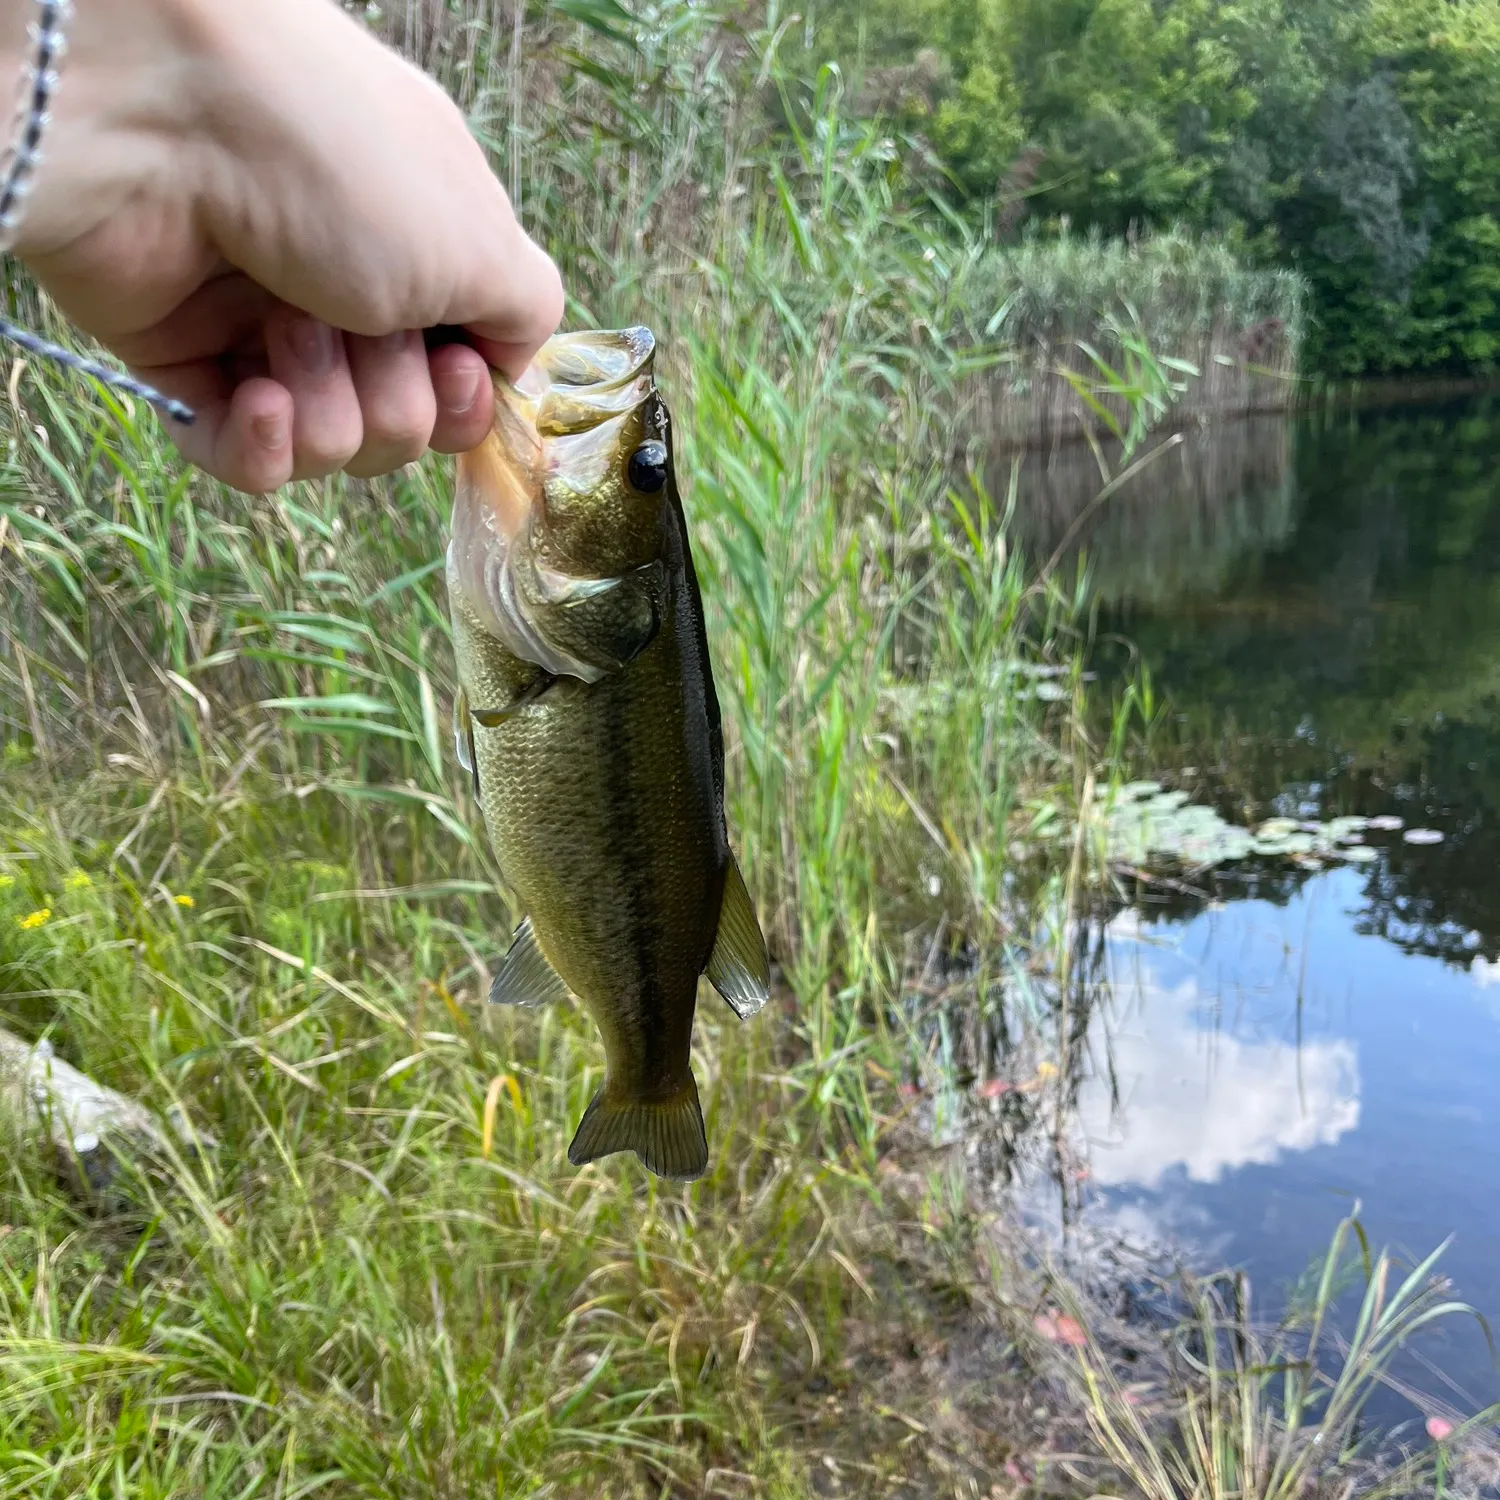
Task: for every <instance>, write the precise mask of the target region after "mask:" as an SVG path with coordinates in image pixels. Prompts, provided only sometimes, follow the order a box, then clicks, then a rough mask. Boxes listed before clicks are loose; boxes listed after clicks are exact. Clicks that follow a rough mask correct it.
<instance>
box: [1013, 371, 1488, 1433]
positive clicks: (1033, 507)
mask: <svg viewBox="0 0 1500 1500" xmlns="http://www.w3.org/2000/svg"><path fill="white" fill-rule="evenodd" d="M1027 462H1028V465H1029V467H1028V469H1027V471H1026V472H1025V473H1024V474H1023V478H1022V484H1021V491H1020V493H1021V495H1022V496H1023V503H1024V504H1025V506H1026V514H1025V516H1024V517H1023V528H1024V529H1025V530H1026V531H1027V533H1028V541H1029V544H1030V546H1031V547H1032V548H1034V549H1035V550H1037V551H1038V552H1045V551H1050V549H1051V548H1053V547H1056V546H1057V545H1058V544H1059V543H1060V542H1061V541H1062V540H1063V538H1064V536H1065V533H1066V532H1067V529H1068V527H1069V526H1070V524H1071V523H1072V522H1073V520H1074V519H1075V518H1076V517H1077V516H1078V515H1079V514H1081V512H1082V510H1083V508H1084V507H1085V506H1086V504H1087V502H1088V499H1089V498H1090V496H1091V495H1092V493H1093V491H1094V490H1096V489H1097V487H1098V476H1097V471H1094V472H1093V473H1092V474H1091V473H1090V472H1089V467H1088V466H1089V463H1090V462H1091V461H1090V460H1089V459H1088V458H1087V455H1084V454H1076V453H1075V454H1061V455H1054V456H1053V457H1052V458H1051V459H1044V458H1031V459H1028V461H1027ZM1083 533H1084V536H1085V538H1086V547H1087V552H1088V555H1089V557H1090V558H1091V559H1092V561H1093V565H1094V580H1095V581H1094V597H1095V600H1096V607H1097V629H1098V641H1097V644H1096V647H1095V658H1096V665H1099V666H1100V668H1101V673H1102V675H1103V676H1104V677H1105V680H1106V681H1107V680H1108V678H1109V676H1110V674H1111V672H1112V671H1115V670H1118V669H1121V668H1122V667H1123V664H1124V663H1125V661H1126V660H1128V655H1127V648H1126V646H1125V644H1124V643H1125V642H1126V641H1128V642H1130V643H1133V646H1134V648H1136V649H1138V651H1139V653H1140V660H1141V661H1142V662H1143V663H1144V665H1145V666H1146V667H1147V668H1148V669H1149V672H1150V675H1151V680H1152V682H1153V683H1154V686H1155V689H1156V692H1157V694H1158V696H1159V697H1160V698H1161V699H1163V700H1165V702H1166V703H1167V704H1168V706H1169V710H1170V712H1169V716H1168V718H1167V720H1166V722H1165V724H1164V725H1163V727H1162V730H1161V732H1160V733H1159V734H1158V735H1157V737H1156V739H1155V742H1154V744H1155V764H1156V766H1157V767H1158V768H1159V770H1160V774H1161V775H1162V777H1163V779H1164V780H1165V781H1167V782H1168V783H1169V784H1171V785H1174V786H1180V787H1183V788H1185V789H1187V790H1188V791H1190V792H1191V793H1192V796H1193V799H1194V800H1195V801H1201V802H1206V803H1210V804H1212V805H1213V806H1215V807H1216V808H1217V809H1218V810H1219V811H1220V813H1222V814H1223V815H1224V816H1225V817H1226V818H1230V819H1232V820H1233V821H1235V822H1239V823H1251V824H1254V823H1255V822H1257V821H1258V820H1260V819H1263V818H1266V817H1270V816H1273V815H1282V816H1290V817H1297V818H1319V819H1328V818H1332V817H1335V816H1340V815H1344V814H1363V815H1366V816H1374V815H1380V814H1394V815H1398V816H1400V817H1401V818H1402V819H1404V820H1405V825H1406V826H1407V827H1408V828H1426V829H1432V830H1437V831H1440V832H1441V833H1442V835H1443V839H1442V842H1441V843H1433V844H1427V845H1414V844H1409V843H1406V842H1404V834H1403V833H1401V832H1397V833H1392V834H1387V835H1385V836H1384V837H1383V838H1381V839H1380V840H1379V847H1380V851H1381V852H1380V857H1379V858H1378V860H1376V861H1375V862H1373V863H1371V864H1368V865H1362V866H1338V867H1335V868H1329V869H1323V870H1305V869H1297V868H1294V867H1291V866H1286V867H1284V868H1281V869H1275V868H1272V869H1266V868H1260V869H1257V870H1255V871H1250V870H1242V871H1238V872H1230V873H1227V874H1225V875H1223V876H1221V877H1219V878H1216V879H1214V880H1211V881H1210V882H1208V883H1209V885H1210V886H1211V895H1212V897H1213V899H1212V900H1210V901H1205V900H1202V899H1199V898H1194V897H1191V896H1185V895H1181V894H1174V893H1171V892H1164V893H1157V895H1156V896H1154V897H1147V898H1145V899H1143V900H1142V901H1141V902H1140V903H1139V904H1138V905H1137V906H1136V907H1134V908H1132V909H1130V910H1128V911H1126V912H1124V913H1123V914H1121V915H1120V916H1118V917H1116V918H1115V919H1114V920H1113V921H1112V922H1111V923H1110V924H1109V927H1108V932H1107V939H1106V942H1105V943H1104V945H1103V947H1104V952H1105V955H1106V959H1105V962H1106V965H1107V969H1108V976H1109V979H1110V981H1111V982H1110V984H1109V985H1108V986H1107V995H1108V998H1107V999H1106V1000H1105V1001H1104V1002H1103V1003H1102V1004H1101V1006H1100V1008H1099V1010H1098V1011H1097V1012H1096V1014H1095V1016H1094V1019H1093V1022H1092V1024H1091V1027H1090V1032H1089V1047H1088V1059H1087V1064H1086V1076H1085V1078H1084V1080H1083V1082H1082V1084H1081V1086H1080V1094H1079V1120H1080V1125H1081V1129H1082V1133H1083V1135H1084V1136H1085V1137H1086V1139H1087V1157H1088V1167H1087V1171H1088V1179H1087V1180H1088V1190H1087V1192H1086V1195H1085V1207H1084V1214H1085V1217H1086V1218H1087V1219H1089V1220H1091V1221H1092V1222H1093V1223H1094V1224H1095V1225H1101V1224H1104V1225H1116V1226H1118V1227H1120V1228H1121V1229H1124V1230H1126V1231H1128V1232H1129V1233H1130V1234H1131V1236H1132V1237H1135V1238H1137V1239H1151V1238H1156V1237H1165V1238H1168V1239H1170V1240H1173V1241H1175V1242H1176V1243H1178V1244H1180V1245H1184V1246H1186V1247H1187V1248H1188V1250H1189V1252H1190V1254H1191V1255H1192V1256H1193V1257H1194V1258H1195V1259H1198V1260H1200V1261H1202V1262H1203V1263H1205V1264H1224V1263H1230V1264H1236V1265H1240V1266H1244V1267H1245V1268H1247V1269H1248V1270H1249V1271H1250V1273H1251V1274H1252V1276H1253V1278H1254V1279H1255V1281H1256V1284H1257V1285H1258V1287H1259V1288H1260V1290H1261V1295H1262V1296H1263V1297H1266V1296H1269V1299H1270V1300H1271V1301H1272V1302H1274V1301H1275V1300H1276V1292H1277V1290H1278V1289H1281V1291H1282V1293H1283V1294H1284V1290H1285V1288H1286V1287H1287V1286H1288V1285H1289V1284H1290V1283H1291V1282H1292V1281H1293V1280H1294V1279H1295V1278H1297V1277H1298V1276H1299V1275H1300V1274H1302V1273H1303V1272H1304V1271H1305V1270H1306V1268H1307V1266H1308V1264H1309V1261H1310V1260H1311V1258H1312V1257H1313V1256H1315V1255H1317V1254H1319V1253H1320V1252H1321V1251H1322V1250H1323V1249H1324V1248H1325V1247H1326V1245H1327V1242H1328V1237H1329V1234H1330V1233H1331V1231H1332V1229H1333V1228H1334V1226H1335V1224H1336V1223H1337V1221H1338V1220H1339V1218H1340V1217H1341V1216H1342V1215H1343V1214H1345V1213H1346V1212H1347V1211H1348V1210H1349V1209H1350V1208H1351V1206H1352V1205H1353V1204H1354V1203H1355V1202H1356V1201H1358V1202H1359V1204H1360V1205H1361V1215H1362V1218H1363V1221H1364V1223H1365V1224H1366V1226H1367V1228H1368V1230H1369V1231H1370V1235H1371V1238H1372V1239H1373V1240H1374V1241H1375V1242H1376V1243H1377V1244H1388V1245H1390V1246H1391V1247H1392V1248H1396V1249H1401V1250H1404V1251H1407V1252H1409V1253H1410V1254H1411V1255H1412V1256H1413V1257H1420V1256H1422V1255H1424V1254H1425V1253H1426V1252H1428V1251H1429V1250H1431V1249H1433V1248H1435V1247H1436V1246H1437V1245H1438V1243H1439V1242H1441V1241H1442V1240H1443V1239H1445V1238H1446V1237H1448V1236H1449V1235H1452V1236H1454V1242H1453V1244H1452V1247H1451V1248H1450V1249H1449V1251H1448V1252H1447V1254H1446V1255H1445V1256H1444V1258H1443V1261H1442V1262H1441V1263H1440V1265H1441V1268H1442V1269H1444V1270H1445V1271H1446V1272H1447V1274H1448V1275H1449V1276H1451V1277H1452V1279H1453V1280H1454V1282H1455V1283H1456V1288H1457V1291H1458V1293H1459V1294H1461V1295H1462V1296H1463V1297H1464V1298H1466V1299H1467V1300H1468V1301H1470V1302H1472V1303H1473V1304H1474V1305H1475V1306H1476V1307H1478V1309H1479V1310H1480V1311H1481V1312H1483V1313H1485V1314H1487V1315H1488V1316H1489V1317H1490V1318H1491V1321H1492V1322H1493V1323H1496V1324H1497V1325H1500V399H1497V398H1496V397H1493V396H1485V397H1470V398H1466V399H1463V400H1458V401H1453V402H1449V403H1445V404H1441V405H1433V406H1427V407H1421V408H1413V407H1407V408H1397V409H1389V410H1385V411H1365V412H1361V413H1359V414H1357V415H1349V414H1347V413H1345V414H1340V415H1338V416H1337V417H1333V418H1327V417H1324V418H1317V419H1299V420H1297V421H1288V420H1282V419H1269V420H1261V419H1257V420H1254V421H1250V422H1244V423H1239V424H1226V425H1224V426H1223V427H1221V428H1219V429H1217V430H1213V431H1208V432H1205V433H1200V434H1196V435H1194V436H1192V437H1190V438H1189V439H1188V441H1187V442H1186V443H1185V444H1184V445H1183V446H1182V447H1181V448H1180V449H1178V450H1176V451H1174V452H1172V453H1169V454H1167V455H1165V456H1164V457H1163V458H1162V459H1161V460H1160V461H1159V462H1158V463H1157V464H1156V465H1155V466H1153V468H1151V469H1150V470H1148V471H1147V472H1146V473H1145V474H1144V475H1142V476H1141V478H1140V479H1139V480H1138V481H1137V482H1136V483H1135V484H1134V486H1133V488H1132V489H1131V490H1129V491H1127V492H1126V493H1125V494H1123V495H1121V496H1120V497H1118V498H1117V499H1115V500H1113V501H1111V502H1109V503H1108V505H1107V506H1106V507H1104V508H1102V509H1101V510H1100V511H1099V512H1098V514H1097V516H1096V518H1095V519H1094V520H1093V521H1091V523H1090V524H1089V525H1088V526H1086V527H1085V528H1084V529H1083ZM1371 842H1372V843H1375V842H1376V840H1375V839H1374V838H1372V839H1371ZM1262 1305H1264V1303H1263V1304H1262ZM1423 1348H1424V1350H1425V1354H1426V1357H1427V1358H1428V1359H1429V1360H1430V1361H1431V1362H1432V1368H1429V1369H1427V1370H1426V1371H1425V1372H1418V1377H1417V1378H1421V1380H1422V1383H1423V1384H1424V1385H1426V1386H1427V1387H1428V1389H1429V1390H1432V1391H1433V1392H1434V1393H1441V1394H1444V1395H1446V1396H1447V1397H1448V1398H1449V1399H1450V1400H1452V1401H1453V1402H1454V1404H1455V1405H1459V1406H1472V1405H1475V1404H1481V1403H1485V1402H1489V1401H1494V1400H1496V1399H1500V1376H1497V1373H1496V1370H1495V1367H1494V1364H1493V1361H1492V1358H1491V1355H1490V1353H1489V1351H1488V1349H1487V1347H1486V1344H1485V1341H1484V1338H1483V1336H1482V1335H1481V1334H1480V1333H1479V1331H1478V1330H1477V1329H1476V1328H1475V1327H1474V1326H1473V1325H1472V1324H1460V1323H1454V1324H1453V1325H1451V1327H1449V1328H1448V1330H1447V1331H1446V1332H1445V1333H1443V1334H1442V1335H1440V1336H1439V1337H1438V1338H1436V1339H1433V1340H1429V1341H1427V1342H1426V1343H1425V1344H1424V1346H1423ZM1405 1373H1406V1374H1407V1376H1408V1377H1412V1376H1413V1369H1412V1368H1411V1367H1408V1368H1407V1369H1406V1371H1405ZM1443 1381H1448V1382H1452V1384H1451V1386H1446V1387H1445V1386H1444V1384H1443V1383H1442V1382H1443ZM1392 1399H1395V1398H1392ZM1407 1410H1409V1408H1408V1409H1407Z"/></svg>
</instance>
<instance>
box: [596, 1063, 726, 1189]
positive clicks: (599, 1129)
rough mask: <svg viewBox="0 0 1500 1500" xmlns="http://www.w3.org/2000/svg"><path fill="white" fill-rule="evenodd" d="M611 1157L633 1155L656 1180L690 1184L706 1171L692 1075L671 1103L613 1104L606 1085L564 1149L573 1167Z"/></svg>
mask: <svg viewBox="0 0 1500 1500" xmlns="http://www.w3.org/2000/svg"><path fill="white" fill-rule="evenodd" d="M616 1151H634V1152H635V1154H636V1155H637V1156H638V1157H640V1159H641V1160H642V1161H643V1162H644V1163H645V1164H646V1166H647V1167H648V1168H649V1169H650V1170H651V1171H653V1172H655V1173H656V1175H657V1176H658V1177H670V1178H675V1179H676V1180H677V1181H679V1182H692V1181H693V1180H694V1179H695V1178H698V1177H701V1176H702V1175H703V1174H704V1172H706V1171H707V1170H708V1136H707V1135H706V1134H705V1133H704V1130H703V1110H702V1109H701V1108H700V1106H699V1104H698V1083H697V1080H696V1079H695V1078H694V1077H693V1075H692V1074H691V1073H689V1074H688V1076H687V1082H686V1084H685V1085H684V1086H683V1088H682V1089H681V1091H680V1092H679V1093H677V1094H676V1095H675V1096H674V1097H672V1098H670V1099H631V1098H623V1099H622V1098H616V1097H613V1096H612V1095H611V1094H610V1089H609V1084H608V1082H607V1081H606V1083H605V1085H604V1087H603V1088H602V1089H600V1090H599V1092H598V1093H597V1094H595V1095H594V1098H593V1101H592V1102H591V1103H590V1104H589V1107H588V1108H587V1109H586V1110H584V1112H583V1119H581V1120H580V1121H579V1122H578V1133H577V1135H575V1136H574V1137H573V1144H572V1145H571V1146H569V1147H568V1160H569V1161H570V1162H572V1163H573V1165H574V1166H575V1167H581V1166H582V1165H583V1164H584V1163H585V1162H590V1161H597V1160H598V1159H599V1157H601V1156H610V1155H612V1154H613V1153H614V1152H616Z"/></svg>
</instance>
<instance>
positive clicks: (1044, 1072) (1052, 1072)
mask: <svg viewBox="0 0 1500 1500" xmlns="http://www.w3.org/2000/svg"><path fill="white" fill-rule="evenodd" d="M1036 1076H1037V1077H1038V1078H1056V1077H1057V1064H1056V1063H1050V1062H1040V1063H1038V1064H1037V1065H1036Z"/></svg>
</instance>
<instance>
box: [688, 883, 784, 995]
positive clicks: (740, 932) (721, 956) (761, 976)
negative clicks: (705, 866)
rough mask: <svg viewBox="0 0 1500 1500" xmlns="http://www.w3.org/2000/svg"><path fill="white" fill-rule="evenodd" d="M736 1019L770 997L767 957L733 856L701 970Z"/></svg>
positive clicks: (757, 921)
mask: <svg viewBox="0 0 1500 1500" xmlns="http://www.w3.org/2000/svg"><path fill="white" fill-rule="evenodd" d="M704 972H705V973H706V974H707V975H708V982H709V983H710V984H711V985H713V987H714V988H715V989H716V990H717V991H718V992H719V993H720V994H721V995H722V996H723V997H724V1000H725V1002H726V1003H727V1004H728V1006H729V1008H730V1009H731V1010H732V1011H733V1012H734V1013H735V1015H737V1016H738V1017H739V1018H740V1020H742V1021H747V1020H749V1019H750V1017H751V1016H753V1015H754V1014H755V1013H756V1012H757V1011H758V1010H759V1009H760V1008H761V1006H763V1005H764V1004H765V1003H766V1001H767V1000H768V999H770V997H771V957H770V955H769V954H768V953H767V952H766V940H765V937H764V935H763V934H762V932H761V930H760V921H759V920H758V918H757V917H756V915H755V906H754V903H753V902H752V901H751V900H750V892H749V891H747V890H746V889H745V878H744V876H743V875H741V874H740V867H739V866H738V865H737V864H736V863H735V860H734V856H733V855H732V854H731V855H730V856H729V868H728V869H727V870H726V871H725V872H724V895H723V898H722V900H721V901H720V903H719V931H718V935H717V936H716V937H715V938H714V951H713V952H712V953H711V954H710V955H709V959H708V968H707V969H706V970H705V971H704Z"/></svg>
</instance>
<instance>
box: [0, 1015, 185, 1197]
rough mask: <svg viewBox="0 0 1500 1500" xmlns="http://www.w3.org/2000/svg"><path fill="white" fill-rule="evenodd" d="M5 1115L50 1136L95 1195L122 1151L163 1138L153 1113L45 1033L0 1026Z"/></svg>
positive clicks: (71, 1172)
mask: <svg viewBox="0 0 1500 1500" xmlns="http://www.w3.org/2000/svg"><path fill="white" fill-rule="evenodd" d="M0 1115H3V1116H4V1117H5V1119H6V1120H7V1122H8V1123H9V1124H11V1125H13V1126H15V1127H19V1129H20V1130H21V1131H22V1132H23V1133H31V1132H37V1133H41V1134H44V1135H45V1136H46V1137H47V1139H48V1140H50V1142H51V1144H52V1146H53V1148H54V1150H55V1151H56V1152H57V1156H58V1160H59V1164H60V1166H61V1168H62V1171H63V1173H64V1175H65V1176H66V1177H67V1178H68V1179H69V1180H70V1182H71V1183H72V1185H73V1186H74V1187H75V1188H79V1189H81V1190H83V1191H85V1192H87V1193H98V1192H101V1191H103V1190H105V1189H107V1188H108V1187H109V1186H110V1185H111V1183H112V1182H113V1180H114V1178H115V1176H116V1174H117V1170H118V1166H119V1156H120V1155H132V1154H139V1153H145V1152H150V1151H152V1150H154V1149H156V1148H159V1147H160V1146H161V1145H162V1144H163V1136H162V1131H161V1128H160V1126H159V1125H158V1124H157V1122H156V1118H155V1116H153V1115H152V1114H151V1112H150V1111H149V1110H148V1109H146V1108H145V1107H144V1106H143V1105H140V1104H138V1103H136V1101H135V1100H134V1099H128V1098H126V1096H125V1095H124V1094H119V1093H116V1092H115V1090H114V1089H109V1088H105V1087H104V1086H103V1085H102V1084H98V1083H95V1082H94V1080H93V1079H92V1078H89V1077H87V1076H86V1075H85V1074H83V1073H80V1072H79V1071H78V1069H77V1068H75V1067H73V1066H72V1064H70V1063H66V1062H64V1061H63V1060H62V1058H60V1057H58V1056H57V1054H56V1053H55V1052H54V1051H53V1049H52V1044H51V1043H50V1042H48V1041H47V1040H45V1039H43V1040H42V1041H39V1042H37V1043H35V1044H34V1045H33V1044H32V1043H30V1042H24V1041H22V1040H21V1039H20V1038H19V1037H17V1036H12V1035H11V1034H10V1032H8V1031H3V1030H0Z"/></svg>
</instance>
